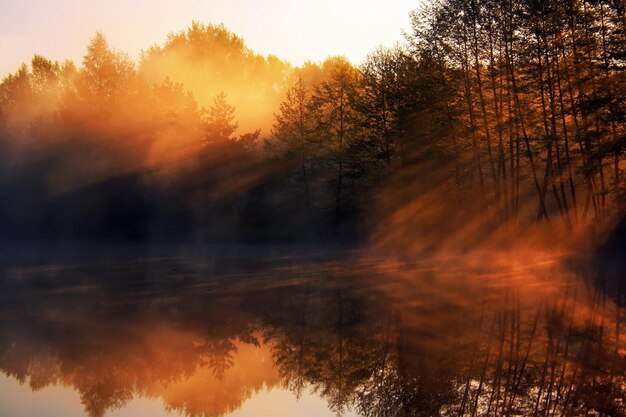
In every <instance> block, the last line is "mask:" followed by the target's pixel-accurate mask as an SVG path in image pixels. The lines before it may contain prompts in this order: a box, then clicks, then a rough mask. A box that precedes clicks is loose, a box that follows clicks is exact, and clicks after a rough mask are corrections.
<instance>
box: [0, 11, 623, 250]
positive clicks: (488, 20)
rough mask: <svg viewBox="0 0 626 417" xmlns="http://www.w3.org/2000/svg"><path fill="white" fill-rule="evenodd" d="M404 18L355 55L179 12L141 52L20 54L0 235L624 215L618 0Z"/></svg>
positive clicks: (369, 229) (306, 231) (409, 225)
mask: <svg viewBox="0 0 626 417" xmlns="http://www.w3.org/2000/svg"><path fill="white" fill-rule="evenodd" d="M411 18H412V32H411V34H409V35H408V36H407V42H406V43H405V44H404V45H398V46H396V47H393V48H383V47H379V48H377V49H375V50H374V51H373V52H372V53H371V54H370V55H369V56H368V57H367V59H366V60H365V61H364V62H363V63H362V64H361V65H360V66H355V65H353V64H352V63H350V62H349V61H347V60H346V59H345V58H342V57H330V58H328V59H327V60H325V61H324V62H322V63H311V62H308V63H306V64H304V65H302V66H301V67H299V68H293V67H291V66H290V65H289V64H287V63H286V62H284V61H281V60H279V59H278V58H276V57H273V56H269V57H262V56H260V55H257V54H255V53H254V52H252V51H250V50H249V49H248V48H247V47H246V46H245V44H244V42H243V40H242V39H241V38H239V37H238V36H236V35H234V34H232V33H230V32H229V31H227V30H226V29H225V28H224V27H223V26H221V25H220V26H215V25H203V24H200V23H197V22H194V23H192V25H191V26H190V27H189V28H188V29H187V30H185V31H181V32H178V33H174V34H170V36H169V37H168V39H167V41H166V42H165V44H164V45H162V46H152V47H150V48H148V49H147V50H146V51H144V52H143V54H142V56H141V60H140V62H139V64H138V66H135V64H134V63H133V62H132V61H131V60H130V59H129V58H128V57H127V56H126V55H125V54H123V53H121V52H118V51H115V50H113V49H111V48H110V47H109V46H108V44H107V42H106V39H105V37H104V36H103V34H102V33H97V34H96V36H95V37H94V38H93V39H92V40H91V41H90V43H89V45H88V47H87V52H86V54H85V56H84V59H83V62H82V65H81V66H80V67H79V68H77V67H76V66H75V65H74V64H73V63H72V62H69V61H68V62H64V63H57V62H52V61H50V60H48V59H46V58H44V57H42V56H39V55H35V56H34V57H33V60H32V62H31V64H30V66H27V65H22V66H21V67H20V68H19V69H18V70H17V71H16V72H15V73H13V74H10V75H8V76H6V77H5V78H4V79H3V80H2V83H0V150H1V151H2V153H1V155H0V163H1V166H0V170H1V171H2V172H1V174H2V178H3V179H4V180H3V182H2V184H0V193H1V194H2V198H3V201H4V202H5V203H4V204H3V207H2V208H1V209H0V222H2V223H3V224H7V227H6V228H2V230H3V231H2V232H1V233H2V234H3V236H4V237H5V238H25V239H36V238H40V237H41V235H45V236H46V237H49V238H67V239H73V238H100V237H102V236H105V237H107V238H111V239H118V238H132V239H147V238H150V239H176V240H180V239H185V240H194V241H225V240H226V241H236V240H246V241H250V240H263V241H266V240H301V239H318V238H333V239H335V238H350V239H354V238H362V237H365V236H368V235H369V236H370V237H372V236H373V238H374V239H380V240H383V241H384V240H385V239H387V240H391V241H394V242H396V243H397V244H402V242H403V240H402V239H403V238H404V239H408V240H409V241H410V240H415V239H416V238H417V237H419V238H421V239H426V240H429V239H435V240H436V239H440V238H441V236H445V237H446V238H454V237H462V236H468V235H472V236H476V235H480V234H486V235H489V234H492V233H493V232H494V231H497V230H498V229H500V228H501V226H504V225H507V226H508V225H519V226H522V228H523V227H525V226H526V225H530V224H532V223H534V222H544V223H545V222H548V223H550V224H551V225H554V226H556V227H560V228H562V229H563V230H569V231H576V230H580V229H584V228H586V227H587V226H589V225H593V224H596V223H606V222H609V221H612V219H615V218H619V217H620V216H623V214H624V211H623V209H624V198H625V195H624V189H625V186H624V175H623V169H624V161H623V159H624V158H623V157H624V138H625V135H626V128H625V123H624V121H625V117H626V116H625V115H626V105H625V104H624V103H626V99H625V95H626V80H625V75H624V68H626V62H625V60H626V51H625V45H626V42H625V38H624V36H625V33H626V30H625V26H624V25H625V23H624V22H625V20H624V9H623V7H622V6H621V5H620V3H619V2H618V3H615V2H609V1H603V0H600V1H586V0H584V1H579V0H564V1H557V2H550V3H545V4H544V3H541V4H539V3H536V2H532V1H528V2H527V1H518V2H499V1H494V0H484V1H483V0H480V1H479V0H473V1H471V2H458V1H455V0H439V1H436V2H434V3H431V4H429V5H428V6H425V7H423V8H421V9H418V10H416V11H415V12H413V13H412V14H411ZM261 138H263V140H260V139H261ZM128 190H135V191H134V192H132V193H128V192H127V191H128ZM86 196H89V198H86ZM91 196H96V197H95V198H92V197H91ZM81 219H82V220H81ZM81 222H83V223H84V224H83V223H81ZM111 222H113V223H114V224H117V225H118V226H116V227H111ZM87 226H88V227H87ZM112 231H114V232H112Z"/></svg>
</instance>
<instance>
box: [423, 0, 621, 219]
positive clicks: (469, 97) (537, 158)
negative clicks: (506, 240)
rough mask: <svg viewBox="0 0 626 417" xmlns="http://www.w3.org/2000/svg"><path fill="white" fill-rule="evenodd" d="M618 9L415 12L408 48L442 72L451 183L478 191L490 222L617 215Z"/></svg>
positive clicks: (447, 4)
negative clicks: (448, 135)
mask: <svg viewBox="0 0 626 417" xmlns="http://www.w3.org/2000/svg"><path fill="white" fill-rule="evenodd" d="M624 10H625V9H624V3H623V2H622V1H587V0H582V1H581V0H564V1H560V0H557V1H549V2H543V1H515V2H513V1H490V0H487V1H483V0H472V1H455V0H450V1H448V0H443V1H437V2H434V3H433V4H432V5H431V6H429V7H428V8H425V9H424V10H422V11H420V12H414V13H413V15H412V18H413V29H414V35H413V37H412V46H413V48H414V50H415V52H416V53H417V54H418V56H420V57H421V59H422V60H427V61H429V62H430V63H431V68H432V70H433V71H434V73H435V74H438V79H439V83H438V89H439V92H440V93H439V94H438V97H439V98H440V99H439V100H437V102H436V105H437V107H438V110H439V112H440V113H441V114H445V116H446V118H447V123H448V129H447V130H448V132H450V139H449V147H450V148H451V149H452V152H453V154H454V160H455V163H454V181H455V182H456V187H457V188H458V189H459V190H466V189H470V190H473V192H474V193H480V194H481V195H482V197H481V199H482V201H483V204H484V206H485V207H489V209H490V212H491V213H492V215H493V216H494V217H495V218H500V219H509V218H516V217H518V216H520V214H522V213H523V214H525V215H526V216H529V217H532V218H535V219H537V220H546V221H547V220H552V219H554V220H555V221H557V222H562V223H563V224H564V225H566V226H567V227H568V228H574V227H575V226H576V225H578V224H585V223H589V222H595V221H598V220H601V219H604V218H606V217H607V216H612V215H613V216H614V215H615V214H619V213H620V210H621V208H622V207H623V201H624V179H623V175H622V170H623V168H624V167H623V155H624V138H625V134H626V131H625V124H624V121H625V115H626V100H625V98H626V78H625V73H624V69H625V68H626V67H625V66H626V61H625V59H626V30H625V29H626V17H625V12H624ZM525 204H527V205H528V206H529V207H526V208H525V207H524V205H525Z"/></svg>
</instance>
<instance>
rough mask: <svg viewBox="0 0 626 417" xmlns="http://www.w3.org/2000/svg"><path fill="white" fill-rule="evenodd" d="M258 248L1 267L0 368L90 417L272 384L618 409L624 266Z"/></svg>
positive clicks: (623, 373)
mask: <svg viewBox="0 0 626 417" xmlns="http://www.w3.org/2000/svg"><path fill="white" fill-rule="evenodd" d="M606 256H608V255H606ZM218 259H219V260H218ZM263 259H265V260H264V261H260V260H257V257H255V256H253V255H252V254H245V255H241V256H234V257H229V256H219V257H218V256H215V257H204V256H196V255H193V256H191V255H190V256H182V257H145V258H137V257H133V258H132V259H125V260H124V261H123V262H118V261H115V260H113V259H109V260H108V261H106V262H105V261H102V262H93V261H91V262H83V263H77V262H71V263H67V262H62V263H54V262H43V263H39V264H37V265H33V263H32V262H29V263H28V264H21V265H19V266H11V265H7V264H5V265H4V266H3V267H2V274H1V279H0V287H1V288H0V308H1V311H0V368H1V369H2V372H4V373H5V374H7V375H9V376H11V377H13V378H15V379H17V380H18V381H20V382H21V383H27V384H29V385H30V387H31V388H32V389H33V390H39V389H42V388H44V387H47V386H50V385H57V384H63V385H67V386H71V387H73V388H74V389H76V390H77V391H78V393H79V394H80V398H81V400H82V402H83V405H84V408H85V411H86V414H87V415H89V416H103V415H105V414H106V413H107V412H109V411H111V410H114V409H116V408H119V407H122V406H124V405H125V404H126V403H127V402H128V401H130V400H131V399H132V398H133V397H135V396H143V397H147V398H158V399H161V400H163V402H164V404H165V405H166V407H167V408H168V409H169V410H172V411H176V412H179V413H180V414H182V415H188V416H219V415H224V414H227V413H228V412H231V411H233V410H236V409H237V408H238V407H240V406H241V404H242V403H243V402H244V401H245V400H246V399H248V398H250V397H252V396H253V395H254V394H255V393H257V392H259V391H260V390H262V389H266V388H273V387H286V388H288V389H289V390H290V391H292V392H293V393H294V395H296V396H300V395H302V394H303V393H306V392H314V393H315V394H316V395H318V396H319V397H321V398H323V399H324V400H326V402H327V403H328V406H329V408H330V409H331V410H332V411H333V412H336V413H338V414H341V413H344V412H347V411H353V412H355V413H356V414H359V415H363V416H406V415H416V416H417V415H420V416H421V415H424V416H431V415H442V416H455V415H466V416H501V415H510V416H513V415H533V416H561V415H565V416H567V415H570V416H577V415H589V413H595V414H593V415H607V416H619V415H626V405H625V404H624V398H626V381H625V378H626V359H625V354H626V336H624V334H623V333H624V331H623V329H622V327H623V323H622V322H623V320H624V316H625V314H624V313H625V311H624V307H623V304H624V299H623V297H624V291H623V289H624V284H623V282H624V280H623V278H622V277H623V274H622V273H623V271H624V264H623V260H619V259H615V258H612V259H605V257H603V258H602V259H600V261H601V262H599V261H598V259H596V260H591V259H590V260H589V261H587V262H584V263H582V262H576V263H573V262H570V261H568V259H569V257H568V256H566V255H555V254H552V253H532V254H530V253H523V254H522V253H520V254H516V255H515V256H512V255H510V254H507V255H495V254H493V253H489V254H484V255H481V254H474V255H472V256H443V255H441V254H439V255H437V256H430V257H428V258H411V259H389V258H386V259H382V258H380V257H372V256H369V255H368V254H365V253H353V254H350V255H349V256H346V257H345V258H339V257H328V256H317V255H315V256H314V255H308V256H298V257H291V256H283V257H272V258H268V257H267V256H264V257H263ZM268 259H271V260H268ZM620 274H622V275H620ZM609 283H610V285H609Z"/></svg>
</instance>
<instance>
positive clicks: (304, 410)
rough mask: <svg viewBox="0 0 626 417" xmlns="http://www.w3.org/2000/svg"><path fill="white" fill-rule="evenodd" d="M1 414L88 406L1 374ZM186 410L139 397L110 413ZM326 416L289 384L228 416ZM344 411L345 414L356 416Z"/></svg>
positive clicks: (129, 415) (154, 416)
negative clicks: (288, 388)
mask: <svg viewBox="0 0 626 417" xmlns="http://www.w3.org/2000/svg"><path fill="white" fill-rule="evenodd" d="M0 393H1V394H0V415H1V416H4V417H79V416H84V415H85V414H84V407H83V405H82V404H81V402H80V397H79V395H78V393H77V392H76V391H75V390H73V389H72V388H69V387H65V386H60V385H54V386H48V387H46V388H44V389H41V390H39V391H31V390H30V388H29V387H28V384H20V383H19V382H18V381H16V380H15V379H13V378H10V377H8V376H6V375H0ZM183 415H184V413H180V414H179V413H177V412H173V411H168V410H166V408H165V406H164V405H163V402H162V401H161V400H159V399H151V398H143V397H135V398H133V399H132V400H131V401H129V402H128V403H127V404H126V405H125V406H124V407H122V408H120V409H117V410H113V411H111V412H109V413H107V414H106V417H143V416H146V417H148V416H149V417H179V416H183ZM295 415H297V416H300V417H318V416H319V417H323V416H334V414H333V413H332V412H331V411H329V410H328V406H327V404H326V401H324V400H323V399H321V398H319V397H318V396H316V395H314V394H312V393H304V394H303V395H302V396H301V397H300V398H299V399H297V398H296V397H295V396H294V394H293V393H292V392H291V391H289V390H287V389H285V388H272V389H263V390H262V391H260V392H258V393H257V394H256V395H254V396H252V398H250V399H248V400H247V401H245V402H244V403H243V404H242V405H241V408H239V409H238V410H237V411H235V412H233V413H231V414H226V415H225V417H252V416H254V417H291V416H295ZM355 415H356V414H353V413H350V412H349V413H344V414H343V416H345V417H350V416H355Z"/></svg>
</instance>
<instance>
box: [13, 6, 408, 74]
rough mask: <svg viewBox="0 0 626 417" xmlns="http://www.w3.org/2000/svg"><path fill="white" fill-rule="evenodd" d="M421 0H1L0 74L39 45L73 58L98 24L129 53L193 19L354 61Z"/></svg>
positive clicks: (293, 53)
mask: <svg viewBox="0 0 626 417" xmlns="http://www.w3.org/2000/svg"><path fill="white" fill-rule="evenodd" d="M419 3H420V0H177V1H174V0H171V1H165V0H0V77H1V76H4V75H6V74H7V73H9V72H13V71H15V70H16V69H17V68H18V66H19V65H20V64H21V63H22V62H29V61H30V59H31V58H32V56H33V54H35V53H38V54H41V55H44V56H45V57H47V58H50V59H52V60H58V61H62V60H65V59H68V58H69V59H73V60H74V61H75V62H76V63H77V64H80V62H81V60H82V56H83V55H84V53H85V49H86V45H87V43H88V41H89V39H91V38H92V37H93V35H94V34H95V32H96V31H97V30H101V31H102V32H103V33H104V34H105V36H106V38H107V39H108V41H109V44H110V45H111V46H112V47H113V48H115V49H118V50H122V51H124V52H127V53H128V54H129V56H130V57H131V58H133V59H137V58H138V57H139V53H140V52H141V50H142V49H146V48H148V47H149V46H150V45H153V44H162V43H163V42H164V41H165V39H166V37H167V34H168V33H169V32H178V31H180V30H182V29H185V28H187V27H188V26H189V25H190V24H191V22H192V21H193V20H198V21H200V22H202V23H223V24H224V25H225V26H226V27H227V28H228V29H229V30H230V31H232V32H234V33H236V34H237V35H239V36H241V37H243V39H244V40H245V42H246V44H247V45H248V46H249V47H250V48H251V49H252V50H254V51H256V52H258V53H261V54H263V55H267V54H274V55H277V56H278V57H280V58H282V59H286V60H288V61H290V62H291V63H293V64H294V65H300V64H302V63H303V62H304V61H306V60H312V61H321V60H323V59H324V58H326V57H327V56H330V55H345V56H346V57H347V58H348V59H350V60H351V61H352V62H355V63H359V62H361V61H362V60H363V59H364V58H365V57H366V56H367V54H368V53H369V52H370V51H371V50H373V49H374V48H375V47H377V46H379V45H387V46H391V45H393V44H395V43H396V42H399V41H402V39H403V36H402V31H403V30H407V29H408V28H409V12H410V11H411V10H413V9H415V8H416V7H418V5H419Z"/></svg>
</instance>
